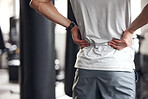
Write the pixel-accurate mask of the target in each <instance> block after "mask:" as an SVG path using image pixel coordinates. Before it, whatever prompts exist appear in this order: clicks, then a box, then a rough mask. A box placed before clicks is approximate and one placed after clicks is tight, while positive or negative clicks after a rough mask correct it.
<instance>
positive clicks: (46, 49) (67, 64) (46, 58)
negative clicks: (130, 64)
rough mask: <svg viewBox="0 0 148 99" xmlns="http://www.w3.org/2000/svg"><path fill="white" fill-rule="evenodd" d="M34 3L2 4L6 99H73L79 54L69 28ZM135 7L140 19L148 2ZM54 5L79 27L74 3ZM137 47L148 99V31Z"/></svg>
mask: <svg viewBox="0 0 148 99" xmlns="http://www.w3.org/2000/svg"><path fill="white" fill-rule="evenodd" d="M29 2H30V0H0V99H72V98H71V95H72V91H71V89H72V83H73V77H74V72H75V69H74V67H73V66H74V63H75V59H76V53H77V51H78V50H79V48H78V46H77V45H75V44H74V43H73V42H72V38H71V34H70V33H67V32H66V31H65V28H64V27H62V26H60V25H58V24H54V23H53V22H51V21H49V20H47V19H46V18H45V17H43V16H41V15H40V14H39V13H37V12H36V11H34V10H33V9H31V8H30V7H29ZM132 2H134V3H132V4H133V5H132V19H134V18H135V17H137V16H138V14H139V13H140V12H141V10H142V9H143V7H144V6H145V5H146V4H147V3H148V0H132ZM135 3H136V4H135ZM53 4H54V5H55V7H56V8H57V9H58V11H59V12H60V13H61V14H63V15H64V16H65V17H68V18H69V19H70V20H73V21H75V19H74V16H73V13H72V9H71V5H70V3H69V0H53ZM135 7H136V9H135ZM134 43H135V51H136V53H135V63H136V71H137V73H138V79H139V80H138V82H137V99H148V46H147V45H148V25H146V26H144V27H143V28H141V29H139V30H137V31H136V33H135V35H134Z"/></svg>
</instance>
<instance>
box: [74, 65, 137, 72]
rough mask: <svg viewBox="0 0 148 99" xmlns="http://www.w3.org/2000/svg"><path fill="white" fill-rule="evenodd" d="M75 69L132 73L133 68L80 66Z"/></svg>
mask: <svg viewBox="0 0 148 99" xmlns="http://www.w3.org/2000/svg"><path fill="white" fill-rule="evenodd" d="M130 67H131V66H130ZM75 68H78V69H88V70H104V71H129V72H132V71H133V70H134V69H135V67H134V68H123V67H121V68H120V67H119V66H118V67H116V66H107V67H106V66H105V67H101V66H93V67H92V66H81V65H79V66H78V65H75Z"/></svg>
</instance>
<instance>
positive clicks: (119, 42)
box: [112, 39, 125, 44]
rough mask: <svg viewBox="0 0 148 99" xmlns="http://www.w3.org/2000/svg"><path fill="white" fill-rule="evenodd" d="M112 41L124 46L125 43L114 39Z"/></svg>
mask: <svg viewBox="0 0 148 99" xmlns="http://www.w3.org/2000/svg"><path fill="white" fill-rule="evenodd" d="M112 41H113V42H116V43H118V44H123V43H125V41H124V40H116V39H112Z"/></svg>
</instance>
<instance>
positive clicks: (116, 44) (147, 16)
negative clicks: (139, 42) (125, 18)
mask: <svg viewBox="0 0 148 99" xmlns="http://www.w3.org/2000/svg"><path fill="white" fill-rule="evenodd" d="M147 23H148V4H147V5H146V6H145V7H144V9H143V10H142V12H141V13H140V15H139V16H138V17H137V18H136V19H135V20H134V21H133V22H132V23H131V25H130V26H129V27H128V28H127V29H126V30H125V32H124V34H123V36H122V39H121V40H115V39H113V40H112V41H109V45H111V46H112V47H113V48H115V49H117V50H121V49H123V48H125V47H128V46H130V43H131V39H132V36H133V34H134V32H135V31H136V30H137V29H139V28H141V27H142V26H144V25H145V24H147Z"/></svg>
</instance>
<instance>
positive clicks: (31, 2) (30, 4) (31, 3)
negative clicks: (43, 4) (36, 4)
mask: <svg viewBox="0 0 148 99" xmlns="http://www.w3.org/2000/svg"><path fill="white" fill-rule="evenodd" d="M29 6H30V7H31V8H33V1H32V0H31V1H30V3H29Z"/></svg>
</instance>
